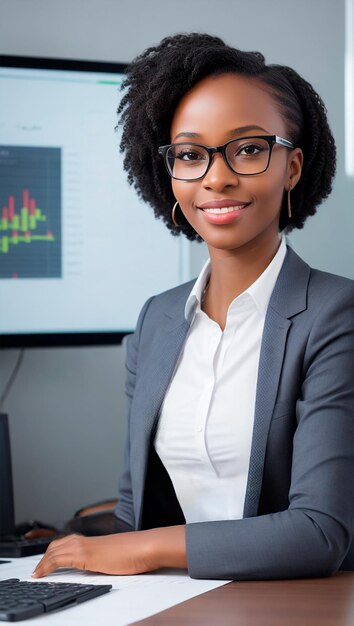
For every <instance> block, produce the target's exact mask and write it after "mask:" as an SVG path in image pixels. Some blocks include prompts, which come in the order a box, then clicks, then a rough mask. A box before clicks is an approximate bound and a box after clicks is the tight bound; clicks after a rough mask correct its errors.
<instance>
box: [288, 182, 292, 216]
mask: <svg viewBox="0 0 354 626" xmlns="http://www.w3.org/2000/svg"><path fill="white" fill-rule="evenodd" d="M290 192H291V187H289V189H288V218H289V220H291V218H292V216H293V215H292V212H291V201H290Z"/></svg>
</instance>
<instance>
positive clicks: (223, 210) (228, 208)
mask: <svg viewBox="0 0 354 626" xmlns="http://www.w3.org/2000/svg"><path fill="white" fill-rule="evenodd" d="M245 206H246V205H245V204H239V205H238V206H224V207H221V208H220V209H203V211H205V213H219V214H220V213H232V211H239V210H240V209H244V207H245Z"/></svg>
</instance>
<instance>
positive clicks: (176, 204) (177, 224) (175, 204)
mask: <svg viewBox="0 0 354 626" xmlns="http://www.w3.org/2000/svg"><path fill="white" fill-rule="evenodd" d="M177 207H178V202H175V203H174V205H173V209H172V213H171V219H172V222H173V225H174V226H176V228H181V225H180V224H179V223H178V222H177V220H176V209H177Z"/></svg>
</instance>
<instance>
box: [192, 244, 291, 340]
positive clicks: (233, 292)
mask: <svg viewBox="0 0 354 626" xmlns="http://www.w3.org/2000/svg"><path fill="white" fill-rule="evenodd" d="M280 241H281V240H280V238H279V237H277V238H273V240H271V241H270V242H269V245H267V246H264V245H263V246H262V248H261V249H260V248H259V246H257V244H253V245H252V246H250V247H249V248H247V249H246V247H243V248H242V250H241V249H240V250H232V251H225V250H218V249H215V248H213V249H211V248H209V254H210V261H211V273H210V280H209V284H208V289H207V290H206V292H205V296H204V300H203V310H204V311H205V312H206V313H207V314H208V315H209V317H211V318H212V319H214V320H215V321H216V322H217V323H218V324H219V325H220V327H221V328H222V329H224V327H225V323H226V315H227V310H228V308H229V306H230V303H231V302H232V301H233V300H234V299H235V298H236V297H237V296H239V295H240V294H241V293H243V292H244V291H245V290H246V289H248V287H250V285H252V284H253V283H254V282H255V281H256V280H257V278H259V276H260V275H261V274H262V273H263V272H264V270H265V269H266V268H267V267H268V265H269V263H270V262H271V261H272V259H273V258H274V256H275V254H276V252H277V250H278V248H279V245H280Z"/></svg>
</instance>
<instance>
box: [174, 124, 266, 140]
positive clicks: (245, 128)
mask: <svg viewBox="0 0 354 626" xmlns="http://www.w3.org/2000/svg"><path fill="white" fill-rule="evenodd" d="M250 130H261V131H263V132H265V133H268V131H267V130H266V129H265V128H262V127H261V126H257V125H255V124H251V125H249V126H239V128H233V129H232V130H230V131H229V132H228V135H230V136H233V135H241V134H242V133H248V132H249V131H250ZM179 137H191V138H196V137H200V134H199V133H192V132H190V131H183V132H181V133H178V134H177V135H176V136H175V138H174V141H175V140H176V139H178V138H179Z"/></svg>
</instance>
